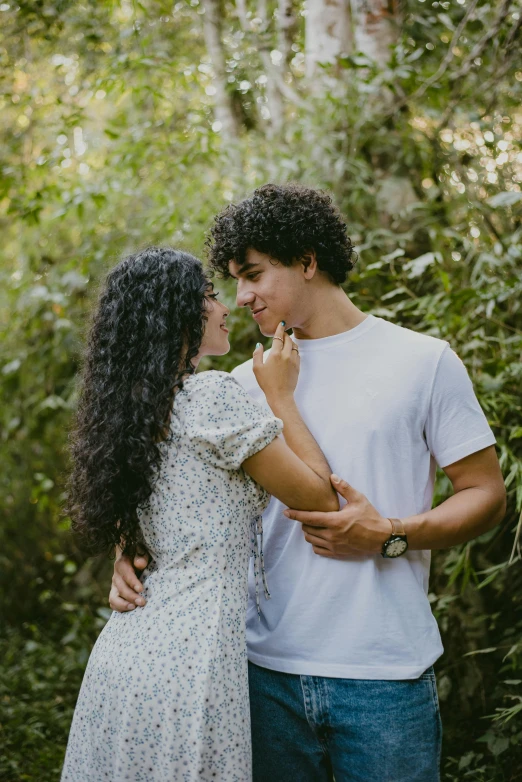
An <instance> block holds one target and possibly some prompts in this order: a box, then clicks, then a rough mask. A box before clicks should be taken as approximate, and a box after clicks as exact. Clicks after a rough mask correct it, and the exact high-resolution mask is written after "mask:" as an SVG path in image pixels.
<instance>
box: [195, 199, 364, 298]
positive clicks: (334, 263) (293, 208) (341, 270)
mask: <svg viewBox="0 0 522 782" xmlns="http://www.w3.org/2000/svg"><path fill="white" fill-rule="evenodd" d="M206 245H207V250H208V256H209V263H210V266H211V268H212V270H213V271H215V272H218V273H219V275H220V276H222V277H225V278H226V277H229V276H230V275H229V271H228V264H229V262H230V261H232V260H233V261H235V262H236V263H237V264H239V265H242V264H243V263H244V262H245V256H246V252H247V250H248V249H249V248H251V249H254V250H257V251H258V252H261V253H266V254H267V255H270V256H271V257H272V258H275V259H277V260H278V261H280V262H281V263H282V264H284V265H285V266H291V265H292V263H295V261H296V260H298V259H299V258H302V256H303V254H304V253H306V252H309V251H310V250H314V251H315V254H316V257H317V264H318V266H319V269H321V270H322V271H324V272H326V273H327V274H328V275H329V277H330V279H331V280H332V282H334V283H335V284H337V285H339V284H341V283H342V282H344V281H345V279H346V275H347V274H348V272H349V271H350V270H351V269H352V268H353V266H354V263H355V261H356V259H357V256H356V254H355V253H354V250H353V246H352V243H351V241H350V239H349V238H348V236H347V233H346V224H345V222H344V220H343V218H342V216H341V214H340V212H339V210H338V209H337V208H336V207H335V206H334V205H333V203H332V199H331V198H330V196H329V195H328V194H327V193H324V192H323V191H321V190H311V189H309V188H305V187H301V186H299V185H263V187H260V188H258V189H257V190H254V192H253V194H252V196H251V197H250V198H245V200H244V201H241V202H240V203H239V204H230V205H229V206H227V207H226V209H224V210H223V211H222V212H221V213H220V214H218V215H217V217H216V218H215V220H214V225H213V226H212V228H211V230H210V235H209V237H208V238H207V242H206Z"/></svg>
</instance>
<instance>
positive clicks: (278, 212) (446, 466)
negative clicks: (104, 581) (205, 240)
mask: <svg viewBox="0 0 522 782" xmlns="http://www.w3.org/2000/svg"><path fill="white" fill-rule="evenodd" d="M209 251H210V253H209V254H210V263H211V265H212V267H213V268H214V269H216V270H217V271H218V272H220V273H221V274H223V275H224V276H231V277H233V278H235V279H236V281H237V303H238V306H242V307H248V308H249V309H250V310H251V312H252V316H253V317H254V319H255V320H256V322H257V323H258V325H259V328H260V330H261V332H262V333H263V334H265V335H267V336H271V335H273V334H274V332H275V329H276V327H277V324H278V323H279V322H280V321H281V320H284V321H285V322H286V325H287V327H288V328H292V329H293V335H294V339H295V341H296V344H297V346H298V348H299V352H300V355H301V370H300V376H299V383H298V387H297V390H296V395H295V398H296V402H297V404H298V406H299V409H300V411H301V414H302V415H303V418H304V420H305V422H306V423H307V425H308V426H309V428H310V430H311V432H312V434H313V435H314V436H315V438H316V440H317V442H318V443H319V445H320V447H321V449H322V450H323V452H324V454H325V456H326V457H327V459H328V461H329V463H330V465H331V467H332V469H333V470H334V471H335V472H336V473H338V474H340V475H342V476H343V477H345V478H346V479H347V480H348V482H349V483H346V482H345V481H342V480H340V479H337V477H336V476H335V475H334V476H332V481H333V483H334V486H335V487H336V488H337V490H338V492H339V493H340V494H341V496H342V497H344V499H345V500H346V504H344V506H343V507H342V508H341V510H340V511H338V512H337V513H328V514H322V513H302V512H294V511H291V510H290V511H288V510H285V508H284V507H283V506H282V505H281V503H279V502H278V501H276V500H272V502H271V504H270V506H269V507H268V509H267V511H266V512H265V514H264V516H263V527H264V557H265V565H266V572H267V580H268V585H269V588H270V592H271V600H269V601H263V602H262V616H261V619H259V618H258V614H257V611H256V608H255V599H252V600H251V604H250V609H249V615H248V628H247V640H248V656H249V661H250V663H249V676H250V699H251V712H252V735H253V754H254V780H255V782H279V781H281V782H283V780H284V782H288V780H299V782H321V781H322V780H325V782H326V780H332V779H334V778H335V780H336V782H343V781H344V780H354V782H383V781H384V780H387V781H388V782H391V781H392V780H393V782H436V780H438V779H439V770H438V767H439V755H440V739H441V728H440V717H439V711H438V702H437V693H436V686H435V678H434V674H433V669H432V665H433V663H434V662H435V660H437V658H438V657H439V656H440V654H441V653H442V646H441V641H440V635H439V632H438V628H437V625H436V622H435V620H434V618H433V615H432V613H431V610H430V605H429V602H428V599H427V588H428V577H429V564H430V549H438V548H445V547H448V546H452V545H455V544H458V543H462V542H464V541H467V540H471V539H472V538H474V537H476V536H477V535H480V534H482V533H484V532H486V531H487V530H489V529H490V528H492V527H493V526H494V525H495V524H497V523H498V522H499V521H500V520H501V519H502V517H503V514H504V509H505V490H504V484H503V480H502V476H501V473H500V468H499V465H498V461H497V458H496V454H495V449H494V442H495V440H494V437H493V434H492V432H491V430H490V428H489V426H488V424H487V421H486V419H485V417H484V414H483V413H482V411H481V409H480V406H479V404H478V402H477V400H476V397H475V395H474V392H473V389H472V386H471V383H470V380H469V378H468V375H467V373H466V370H465V368H464V366H463V364H462V362H461V361H460V359H458V358H457V356H456V355H455V353H453V351H452V350H451V349H450V347H449V346H448V344H447V343H445V342H443V341H441V340H438V339H434V338H432V337H427V336H423V335H421V334H417V333H415V332H413V331H410V330H408V329H404V328H401V327H398V326H395V325H393V324H391V323H388V322H386V321H384V320H381V319H380V318H376V317H373V316H371V315H365V314H364V313H362V312H361V311H360V310H359V309H357V307H355V306H354V304H353V303H352V302H351V301H350V299H349V298H348V297H347V296H346V294H345V293H344V292H343V290H342V289H341V287H340V284H341V283H342V282H344V280H345V278H346V274H347V273H348V271H349V270H350V269H351V268H352V265H353V263H352V247H351V244H350V241H349V239H348V238H347V235H346V226H345V224H344V222H343V220H342V218H341V216H340V214H339V212H338V211H337V210H336V209H335V208H334V207H333V205H332V203H331V201H330V199H329V198H328V196H326V195H325V194H323V193H320V192H317V191H314V190H308V189H304V188H299V187H295V186H284V187H278V186H275V185H266V186H264V187H262V188H260V189H259V190H256V191H255V192H254V194H253V195H252V197H251V198H248V199H246V200H244V201H242V202H241V203H239V204H238V205H236V206H229V207H228V208H227V209H225V210H224V212H222V213H221V214H220V215H218V216H217V218H216V220H215V223H214V226H213V228H212V232H211V237H210V239H209ZM233 375H234V377H235V378H236V379H237V380H238V381H239V382H240V383H241V384H242V385H243V386H244V388H245V389H246V390H247V391H248V392H249V393H250V394H251V395H252V396H253V397H254V398H255V399H257V400H258V401H259V402H260V403H262V404H263V403H264V400H263V395H262V392H261V390H260V389H259V387H258V385H257V383H256V381H255V377H254V375H253V371H252V361H248V362H246V363H245V364H242V365H241V366H239V367H237V368H236V369H235V370H234V372H233ZM436 464H438V465H439V466H440V467H441V468H442V469H443V470H444V472H445V473H446V475H447V476H448V477H449V479H450V481H451V483H452V485H453V489H454V494H453V496H452V497H450V498H449V499H448V500H446V501H445V502H443V503H442V504H441V505H439V506H438V507H437V508H435V509H433V510H431V509H430V508H431V502H432V496H433V481H434V475H435V468H436ZM137 564H138V566H143V565H144V563H143V562H138V563H137ZM140 590H141V586H140V585H139V583H136V577H135V575H134V572H133V569H132V565H131V563H130V562H129V561H128V560H124V559H120V560H119V561H118V562H117V563H116V565H115V575H114V579H113V588H112V590H111V605H112V607H113V608H116V609H117V610H129V609H130V608H133V607H134V606H135V605H140V604H143V599H142V598H139V597H137V594H136V592H139V591H140ZM252 597H255V595H254V591H253V585H251V598H252Z"/></svg>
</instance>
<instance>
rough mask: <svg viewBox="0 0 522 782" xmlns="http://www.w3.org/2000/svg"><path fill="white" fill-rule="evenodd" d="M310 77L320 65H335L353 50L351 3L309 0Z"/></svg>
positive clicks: (308, 55)
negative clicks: (342, 56) (339, 58)
mask: <svg viewBox="0 0 522 782" xmlns="http://www.w3.org/2000/svg"><path fill="white" fill-rule="evenodd" d="M305 37H306V41H305V44H306V75H307V76H308V77H311V76H313V75H314V73H315V72H316V70H317V65H318V63H335V61H336V60H337V58H338V57H339V56H340V55H342V54H351V53H352V51H353V31H352V20H351V8H350V0H308V4H307V15H306V30H305Z"/></svg>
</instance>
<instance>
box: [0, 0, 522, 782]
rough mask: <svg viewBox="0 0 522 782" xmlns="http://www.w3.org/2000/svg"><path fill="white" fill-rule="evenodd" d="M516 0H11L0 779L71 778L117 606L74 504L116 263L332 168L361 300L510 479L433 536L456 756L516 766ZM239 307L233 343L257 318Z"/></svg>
mask: <svg viewBox="0 0 522 782" xmlns="http://www.w3.org/2000/svg"><path fill="white" fill-rule="evenodd" d="M521 24H522V4H521V2H520V0H496V2H495V0H447V1H446V2H431V0H404V1H403V2H398V0H390V1H389V2H388V0H346V1H345V2H339V1H336V2H334V1H333V0H330V2H328V0H307V1H306V2H303V0H258V1H257V0H256V2H254V0H236V2H233V0H190V2H185V1H183V2H167V0H150V2H143V3H140V2H132V0H82V2H74V1H73V0H36V1H35V2H24V1H23V0H18V1H17V0H9V2H2V3H0V79H1V86H2V91H1V95H2V96H1V97H0V109H1V111H0V134H1V141H2V148H1V152H0V156H1V158H0V225H1V228H2V246H1V262H0V333H1V347H0V426H1V432H0V464H1V470H0V487H1V489H0V514H1V529H0V570H1V574H0V577H1V582H2V590H1V596H0V612H1V618H0V621H1V639H0V659H1V664H0V665H1V667H0V707H1V710H0V779H1V780H2V782H15V781H18V780H31V781H33V782H47V781H48V780H49V781H50V780H57V779H58V778H59V771H60V766H61V762H62V758H63V753H64V748H65V742H66V738H67V731H68V727H69V723H70V719H71V715H72V710H73V708H74V702H75V698H76V695H77V692H78V688H79V685H80V682H81V676H82V671H83V668H84V665H85V663H86V660H87V657H88V654H89V651H90V648H91V646H92V643H93V640H94V639H95V637H96V635H97V633H98V632H99V630H100V628H101V627H102V626H103V624H104V622H105V621H106V619H107V616H108V614H109V609H108V607H107V595H108V589H109V579H110V571H111V563H110V562H109V563H108V562H105V561H98V560H87V559H86V558H85V557H84V556H83V555H82V553H81V552H80V551H79V549H78V548H77V545H76V543H75V541H74V539H73V538H72V536H71V534H70V532H69V520H68V519H67V518H66V517H65V516H64V514H63V512H62V510H61V508H62V505H63V483H64V474H65V471H66V464H67V432H68V427H69V426H70V420H71V415H72V413H73V411H74V407H75V376H76V373H77V369H78V363H79V360H80V355H81V345H82V340H83V337H84V333H85V328H86V323H87V318H86V316H87V314H88V312H89V308H90V306H91V304H92V301H93V299H94V298H95V297H96V293H97V287H98V285H99V282H100V280H101V279H103V275H104V274H105V272H106V270H107V269H108V268H109V267H110V266H111V265H112V264H113V263H114V262H115V261H116V260H117V259H118V258H119V257H120V256H121V254H122V253H125V252H127V251H130V250H134V249H136V248H138V247H143V246H145V245H147V244H150V243H168V244H172V245H174V246H177V247H183V248H185V249H188V250H190V251H192V252H194V253H195V254H197V255H200V256H201V255H202V254H203V250H204V238H205V232H206V231H207V230H208V227H209V225H210V223H211V220H212V216H213V215H214V214H215V213H216V212H217V211H218V210H220V209H221V208H222V207H223V206H224V205H225V204H226V203H228V202H229V201H231V200H237V199H239V198H241V197H243V196H244V195H246V194H247V193H248V192H249V191H251V190H252V189H253V188H254V187H255V186H257V185H259V184H261V183H264V182H267V181H275V182H285V181H298V182H302V183H306V184H308V185H311V186H314V187H323V188H327V189H328V190H329V191H331V193H332V195H333V197H334V199H335V201H336V203H337V204H338V205H339V207H340V208H341V210H342V212H343V214H344V216H345V218H346V221H347V223H348V226H349V233H350V236H351V238H352V241H353V242H354V243H355V244H356V247H357V250H358V252H359V262H358V264H357V266H356V269H355V270H354V272H353V273H352V274H351V276H350V279H349V281H348V283H347V285H346V290H347V292H348V293H349V295H350V296H351V297H352V299H353V301H354V302H355V303H356V304H357V305H358V306H359V307H361V308H362V309H363V310H365V311H367V312H372V313H374V314H375V315H379V316H381V317H384V318H388V319H390V320H392V321H393V322H396V323H399V324H402V325H405V326H407V327H409V328H413V329H417V330H419V331H421V332H424V333H427V334H432V335H434V336H437V337H441V338H444V339H447V340H449V341H450V342H451V344H452V346H453V347H454V348H455V349H456V350H457V351H458V353H459V355H460V356H461V357H462V359H463V361H464V362H465V364H466V365H467V367H468V369H469V371H470V373H471V375H472V378H473V381H474V383H475V386H476V389H477V392H478V394H479V397H480V400H481V403H482V405H483V407H484V409H485V411H486V414H487V416H488V419H489V421H490V423H491V426H492V427H493V429H494V431H495V434H496V436H497V438H498V448H499V455H500V459H501V464H502V469H503V472H504V475H505V478H506V485H507V487H508V496H509V507H508V512H507V515H506V518H505V520H504V522H503V523H502V525H501V526H499V527H498V528H497V529H495V530H494V531H492V532H490V533H488V534H487V535H484V536H483V537H482V538H480V539H479V540H476V541H473V542H472V543H470V544H468V545H465V546H462V547H460V548H456V549H453V550H451V551H445V552H439V553H437V554H436V555H435V556H434V562H433V569H432V579H431V586H430V590H431V591H430V600H431V602H432V606H433V610H434V612H435V614H436V616H437V619H438V621H439V624H440V627H441V629H442V633H443V640H444V645H445V649H446V651H445V654H444V656H443V657H442V659H441V660H440V661H439V662H438V663H437V668H436V670H437V674H438V683H439V692H440V699H441V705H442V711H443V718H444V724H445V740H444V756H443V779H444V780H467V779H471V780H476V781H478V782H480V781H484V782H485V781H486V780H494V781H495V782H497V781H501V780H502V781H504V780H520V779H522V771H521V769H522V758H521V746H522V604H521V596H522V590H521V587H522V576H521V567H520V560H521V550H520V542H519V537H518V535H519V531H520V526H521V516H520V514H521V510H522V417H521V407H522V401H521V387H522V383H521V378H522V364H521V360H520V359H521V348H522V316H521V304H520V302H521V293H522V275H521V269H522V263H521V257H522V221H521V217H522V190H521V188H522V146H521V131H522V109H521V97H522V61H521V59H520V44H521V40H522V34H521ZM219 287H220V289H221V291H222V293H223V295H224V297H225V299H226V301H227V303H229V304H230V305H232V304H233V301H234V291H233V288H232V287H231V285H230V284H229V283H227V284H224V285H223V286H222V287H221V284H220V286H219ZM230 320H231V322H232V341H233V351H232V352H231V353H230V354H229V355H228V356H226V357H225V358H223V359H221V360H219V361H215V362H214V364H213V366H216V367H219V368H221V369H230V368H231V367H232V366H234V365H235V364H236V363H238V362H240V361H242V360H244V359H246V358H248V357H249V356H250V354H251V351H252V349H253V346H254V344H255V342H256V340H257V339H258V333H257V331H256V327H255V324H253V323H252V322H251V320H250V319H249V318H248V317H247V316H246V315H245V313H242V312H234V314H233V316H231V318H230ZM207 366H208V364H207ZM448 490H449V487H448V484H447V482H446V481H445V479H444V476H443V475H441V476H440V478H439V480H438V483H437V501H440V500H441V499H443V498H444V497H445V496H446V495H447V492H448Z"/></svg>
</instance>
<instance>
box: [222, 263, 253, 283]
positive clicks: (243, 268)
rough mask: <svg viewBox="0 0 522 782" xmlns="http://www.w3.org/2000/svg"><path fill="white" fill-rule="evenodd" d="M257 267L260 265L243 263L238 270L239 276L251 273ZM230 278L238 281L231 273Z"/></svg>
mask: <svg viewBox="0 0 522 782" xmlns="http://www.w3.org/2000/svg"><path fill="white" fill-rule="evenodd" d="M256 266H259V264H258V263H249V262H248V261H245V263H242V264H241V266H240V267H239V269H238V270H237V273H238V274H244V273H245V272H248V271H250V270H251V269H254V268H255V267H256ZM229 274H230V276H231V277H232V278H233V279H234V280H236V279H237V277H236V275H235V274H232V272H230V271H229Z"/></svg>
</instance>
